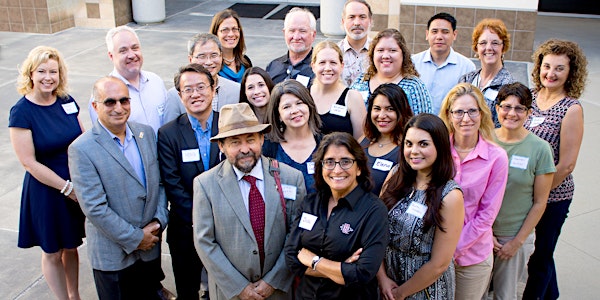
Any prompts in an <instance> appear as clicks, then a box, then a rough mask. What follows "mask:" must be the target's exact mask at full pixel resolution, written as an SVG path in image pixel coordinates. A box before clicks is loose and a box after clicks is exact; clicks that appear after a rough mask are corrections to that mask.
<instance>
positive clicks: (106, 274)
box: [94, 258, 165, 300]
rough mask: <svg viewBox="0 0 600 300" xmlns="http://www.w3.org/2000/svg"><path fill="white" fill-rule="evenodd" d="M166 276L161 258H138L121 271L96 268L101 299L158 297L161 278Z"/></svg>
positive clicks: (157, 299)
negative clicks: (145, 259) (148, 259)
mask: <svg viewBox="0 0 600 300" xmlns="http://www.w3.org/2000/svg"><path fill="white" fill-rule="evenodd" d="M164 278H165V275H164V273H163V271H162V268H161V265H160V258H157V259H155V260H152V261H148V262H145V261H142V260H138V261H136V262H135V263H134V264H133V265H131V266H129V267H127V268H125V269H123V270H119V271H100V270H96V269H94V282H95V283H96V291H97V292H98V298H99V299H100V300H121V299H123V300H130V299H150V300H153V299H156V300H160V297H159V295H158V291H159V290H160V289H161V287H162V285H161V283H160V281H161V280H163V279H164Z"/></svg>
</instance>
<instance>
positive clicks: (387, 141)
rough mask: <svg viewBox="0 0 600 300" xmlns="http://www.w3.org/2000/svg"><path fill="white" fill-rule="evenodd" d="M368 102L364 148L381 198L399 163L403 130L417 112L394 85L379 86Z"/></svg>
mask: <svg viewBox="0 0 600 300" xmlns="http://www.w3.org/2000/svg"><path fill="white" fill-rule="evenodd" d="M368 102H369V106H368V110H367V117H366V119H365V122H364V124H365V125H364V137H363V138H362V139H361V140H360V145H361V146H362V147H363V148H364V149H365V153H366V154H367V157H368V159H369V164H368V166H369V169H370V171H371V179H372V180H373V194H375V195H379V193H380V192H381V187H382V186H383V182H384V180H385V178H386V177H387V175H388V173H389V171H390V170H391V169H392V167H393V166H395V165H396V164H397V163H398V158H399V151H400V150H399V147H398V145H399V144H400V141H402V136H403V135H402V130H403V128H404V125H405V124H406V122H408V120H409V119H410V118H411V117H412V116H413V113H412V110H411V109H410V105H409V104H408V99H406V94H405V93H404V91H403V90H402V89H401V88H400V87H399V86H397V85H395V84H393V83H384V84H382V85H380V86H379V87H377V88H376V89H375V91H374V92H373V94H371V97H370V98H369V101H368Z"/></svg>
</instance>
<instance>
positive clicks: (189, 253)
mask: <svg viewBox="0 0 600 300" xmlns="http://www.w3.org/2000/svg"><path fill="white" fill-rule="evenodd" d="M171 220H172V221H171V222H169V227H167V242H168V244H169V251H170V252H171V263H172V266H173V275H174V277H175V287H176V289H177V299H178V300H187V299H193V300H197V299H199V298H200V296H199V291H200V277H201V275H202V262H201V261H200V258H199V257H198V253H197V252H196V248H195V247H194V235H193V229H192V226H191V225H187V224H184V223H183V222H181V221H179V220H177V221H176V220H175V219H171Z"/></svg>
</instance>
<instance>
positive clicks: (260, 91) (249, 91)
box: [240, 67, 275, 124]
mask: <svg viewBox="0 0 600 300" xmlns="http://www.w3.org/2000/svg"><path fill="white" fill-rule="evenodd" d="M240 85H241V87H240V103H242V102H246V103H248V104H250V107H251V108H252V110H253V111H254V114H255V115H256V117H257V118H258V121H259V122H261V123H264V124H266V123H267V112H268V109H267V108H268V107H269V101H270V99H271V90H272V89H273V86H274V85H275V83H273V80H272V79H271V76H270V75H269V73H267V71H265V70H263V69H262V68H260V67H250V68H249V69H248V70H246V72H245V73H244V76H242V81H241V82H240Z"/></svg>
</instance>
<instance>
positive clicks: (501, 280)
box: [492, 233, 535, 300]
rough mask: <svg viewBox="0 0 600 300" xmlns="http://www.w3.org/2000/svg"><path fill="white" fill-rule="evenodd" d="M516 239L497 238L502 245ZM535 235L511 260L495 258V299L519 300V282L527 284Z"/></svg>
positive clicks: (493, 275)
mask: <svg viewBox="0 0 600 300" xmlns="http://www.w3.org/2000/svg"><path fill="white" fill-rule="evenodd" d="M513 238H514V237H512V236H511V237H497V239H498V242H499V243H500V244H502V245H504V243H506V242H508V241H510V240H512V239H513ZM534 239H535V234H533V233H531V234H530V235H529V236H528V237H527V239H525V242H524V243H523V246H521V248H519V251H517V253H515V256H513V257H512V258H511V259H509V260H504V259H499V258H494V270H493V272H492V280H493V282H494V299H495V300H496V299H501V300H504V299H513V300H516V299H517V287H518V283H519V282H525V280H526V279H527V278H526V275H527V273H526V272H527V269H526V268H525V266H526V265H527V262H528V261H529V257H530V256H531V253H533V241H534Z"/></svg>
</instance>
